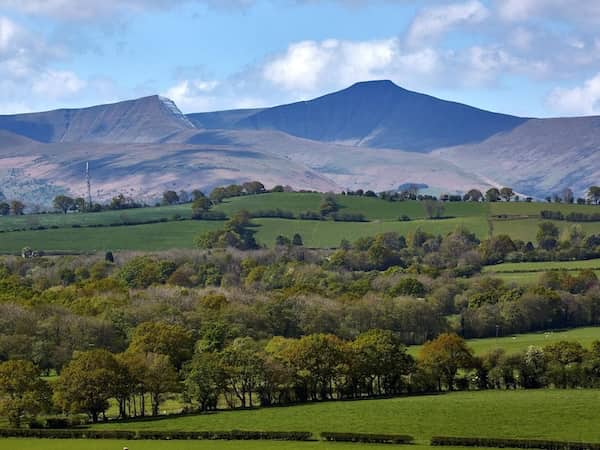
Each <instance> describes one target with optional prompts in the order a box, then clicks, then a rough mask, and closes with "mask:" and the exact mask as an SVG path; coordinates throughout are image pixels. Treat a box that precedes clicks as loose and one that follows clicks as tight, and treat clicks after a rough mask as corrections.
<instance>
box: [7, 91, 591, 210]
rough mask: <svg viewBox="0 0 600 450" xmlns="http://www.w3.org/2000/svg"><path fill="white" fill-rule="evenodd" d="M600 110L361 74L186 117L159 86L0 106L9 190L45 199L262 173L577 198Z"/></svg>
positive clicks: (385, 186)
mask: <svg viewBox="0 0 600 450" xmlns="http://www.w3.org/2000/svg"><path fill="white" fill-rule="evenodd" d="M599 145H600V117H583V118H570V119H560V118H559V119H527V118H520V117H515V116H510V115H505V114H497V113H493V112H489V111H484V110H481V109H477V108H473V107H471V106H467V105H462V104H459V103H455V102H450V101H445V100H441V99H438V98H435V97H431V96H428V95H425V94H420V93H417V92H412V91H408V90H406V89H403V88H401V87H399V86H396V85H395V84H393V83H392V82H390V81H372V82H363V83H357V84H355V85H353V86H350V87H349V88H347V89H344V90H342V91H339V92H334V93H332V94H328V95H325V96H322V97H319V98H316V99H314V100H309V101H305V102H298V103H293V104H289V105H282V106H276V107H273V108H261V109H243V110H231V111H217V112H207V113H197V114H189V115H187V116H186V115H184V114H182V113H181V111H180V110H179V109H178V108H177V106H176V105H175V103H173V102H172V101H171V100H169V99H166V98H163V97H160V96H156V95H155V96H150V97H144V98H140V99H136V100H129V101H123V102H119V103H114V104H108V105H99V106H93V107H89V108H82V109H61V110H55V111H48V112H39V113H30V114H17V115H10V116H9V115H4V116H0V191H2V192H3V193H4V195H5V196H6V197H7V198H11V199H12V198H19V199H21V200H24V201H25V202H26V203H27V204H30V205H31V204H39V205H42V206H45V207H47V206H49V205H50V203H51V200H52V198H53V197H54V196H55V195H56V194H57V193H63V192H67V193H70V194H71V195H73V196H79V195H83V194H84V193H85V182H84V167H85V163H86V162H89V163H90V167H91V170H92V191H93V192H92V193H93V197H94V198H95V199H96V200H98V201H106V200H108V199H110V198H111V197H112V196H113V195H115V194H117V193H120V192H123V193H125V194H127V195H131V196H135V197H136V198H138V199H142V200H146V201H155V200H156V199H158V198H159V197H160V195H161V193H162V191H164V190H166V189H176V190H182V189H183V190H192V189H197V188H200V189H203V190H210V189H212V188H213V187H215V186H218V185H223V184H227V183H241V182H245V181H248V180H251V179H260V180H261V181H262V182H263V183H265V184H266V185H267V186H268V187H271V186H273V185H275V184H284V185H291V186H292V187H294V188H296V189H310V190H319V191H329V190H331V191H337V192H339V191H342V190H356V189H372V190H375V191H386V190H395V189H397V188H398V186H402V185H407V184H422V185H423V186H425V187H424V190H426V191H428V192H430V193H433V194H436V195H437V194H440V193H463V192H466V191H468V190H469V189H472V188H477V189H480V190H486V189H489V188H490V187H491V186H497V187H501V186H511V187H513V188H514V189H515V190H516V191H517V192H519V193H520V194H523V195H530V196H534V197H538V198H544V197H546V196H547V195H551V194H554V193H557V192H560V191H562V190H563V189H565V188H567V187H571V188H572V189H573V190H574V191H575V194H576V195H577V196H583V195H584V193H585V190H586V189H587V188H588V187H589V186H590V185H593V184H597V180H598V179H599V176H600V159H599V158H600V156H599V155H600V154H599V153H598V152H597V151H596V150H597V148H598V146H599Z"/></svg>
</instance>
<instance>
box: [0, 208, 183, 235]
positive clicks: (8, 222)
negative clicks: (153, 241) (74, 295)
mask: <svg viewBox="0 0 600 450" xmlns="http://www.w3.org/2000/svg"><path fill="white" fill-rule="evenodd" d="M175 216H180V217H183V218H191V217H192V210H191V208H190V205H175V206H158V207H153V208H136V209H126V210H121V211H102V212H97V213H84V214H80V213H69V214H28V215H25V216H4V217H0V231H9V230H21V229H23V228H26V229H29V228H34V227H38V226H44V227H60V228H71V227H72V226H73V225H81V226H89V225H110V224H117V223H123V224H126V223H128V222H138V223H139V222H145V221H151V220H161V219H163V220H164V219H167V220H171V219H173V218H174V217H175Z"/></svg>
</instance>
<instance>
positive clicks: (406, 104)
mask: <svg viewBox="0 0 600 450" xmlns="http://www.w3.org/2000/svg"><path fill="white" fill-rule="evenodd" d="M526 120H527V119H523V118H519V117H514V116H508V115H503V114H496V113H492V112H488V111H483V110H481V109H477V108H473V107H470V106H467V105H462V104H459V103H454V102H448V101H445V100H440V99H437V98H435V97H431V96H428V95H424V94H419V93H417V92H412V91H408V90H406V89H402V88H401V87H398V86H396V85H395V84H394V83H392V82H391V81H370V82H363V83H357V84H355V85H353V86H351V87H349V88H347V89H344V90H342V91H339V92H335V93H333V94H329V95H325V96H323V97H319V98H317V99H314V100H310V101H306V102H298V103H292V104H290V105H283V106H277V107H274V108H269V109H265V110H263V111H260V112H258V113H256V114H253V115H250V116H248V117H246V118H244V119H242V120H240V121H239V122H238V123H237V127H238V128H242V129H243V128H248V129H257V130H279V131H283V132H285V133H288V134H292V135H294V136H299V137H303V138H307V139H312V140H317V141H326V142H337V143H343V144H348V145H355V146H361V147H373V148H395V149H400V150H405V151H415V152H428V151H431V150H434V149H436V148H440V147H448V146H454V145H460V144H467V143H472V142H480V141H482V140H484V139H486V138H488V137H490V136H492V135H494V134H496V133H499V132H502V131H508V130H511V129H513V128H515V127H517V126H518V125H520V124H522V123H524V122H525V121H526Z"/></svg>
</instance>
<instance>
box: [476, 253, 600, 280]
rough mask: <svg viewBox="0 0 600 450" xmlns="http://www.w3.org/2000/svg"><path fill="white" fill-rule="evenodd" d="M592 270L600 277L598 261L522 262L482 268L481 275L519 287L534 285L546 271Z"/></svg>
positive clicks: (599, 262)
mask: <svg viewBox="0 0 600 450" xmlns="http://www.w3.org/2000/svg"><path fill="white" fill-rule="evenodd" d="M584 269H589V270H593V271H594V272H595V273H596V275H597V276H598V277H600V259H590V260H587V261H546V262H524V263H503V264H497V265H495V266H487V267H484V269H483V273H485V274H489V275H493V276H494V277H496V278H501V279H503V280H504V281H506V282H507V283H517V284H521V285H526V284H533V283H536V282H537V281H538V280H539V278H540V275H541V274H542V273H544V272H545V271H548V270H568V271H572V272H577V271H579V270H584Z"/></svg>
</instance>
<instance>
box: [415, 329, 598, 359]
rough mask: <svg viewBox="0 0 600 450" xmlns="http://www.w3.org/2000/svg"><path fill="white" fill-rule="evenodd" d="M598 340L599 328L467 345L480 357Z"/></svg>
mask: <svg viewBox="0 0 600 450" xmlns="http://www.w3.org/2000/svg"><path fill="white" fill-rule="evenodd" d="M598 340H600V327H582V328H574V329H572V330H564V331H556V330H554V331H549V332H538V333H525V334H515V335H511V336H501V337H498V338H485V339H469V340H468V341H467V343H468V344H469V347H471V348H472V349H473V351H474V352H475V354H477V355H481V354H483V353H486V352H489V351H491V350H494V349H497V348H501V349H504V350H505V351H506V352H507V353H509V354H510V353H516V352H519V351H522V350H527V348H528V347H529V346H530V345H536V346H540V347H543V346H545V345H549V344H554V343H556V342H559V341H577V342H579V343H581V345H583V346H584V347H587V348H589V347H590V346H591V344H592V342H594V341H598ZM420 348H421V347H420V346H419V345H413V346H411V347H409V352H410V353H411V354H412V355H417V354H418V352H419V349H420Z"/></svg>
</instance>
